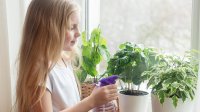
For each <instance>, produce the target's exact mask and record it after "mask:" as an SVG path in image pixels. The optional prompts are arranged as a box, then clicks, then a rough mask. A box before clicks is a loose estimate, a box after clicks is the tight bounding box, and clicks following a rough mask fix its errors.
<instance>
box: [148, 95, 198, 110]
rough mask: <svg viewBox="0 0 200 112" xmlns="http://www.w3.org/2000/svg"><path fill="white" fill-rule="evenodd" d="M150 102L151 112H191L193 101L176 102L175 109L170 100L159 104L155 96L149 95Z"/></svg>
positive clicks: (167, 99)
mask: <svg viewBox="0 0 200 112" xmlns="http://www.w3.org/2000/svg"><path fill="white" fill-rule="evenodd" d="M151 101H152V112H192V109H193V105H194V101H190V100H186V101H185V102H183V101H182V100H181V99H179V100H178V104H177V107H176V108H175V107H174V105H173V101H172V99H171V98H166V99H165V102H164V103H163V105H162V104H160V102H159V99H158V97H157V96H155V95H153V94H151Z"/></svg>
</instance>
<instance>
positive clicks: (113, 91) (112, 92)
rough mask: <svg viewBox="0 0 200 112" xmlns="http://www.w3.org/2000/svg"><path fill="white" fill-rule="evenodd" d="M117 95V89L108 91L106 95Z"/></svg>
mask: <svg viewBox="0 0 200 112" xmlns="http://www.w3.org/2000/svg"><path fill="white" fill-rule="evenodd" d="M115 93H116V94H117V93H118V90H117V89H110V90H108V94H115Z"/></svg>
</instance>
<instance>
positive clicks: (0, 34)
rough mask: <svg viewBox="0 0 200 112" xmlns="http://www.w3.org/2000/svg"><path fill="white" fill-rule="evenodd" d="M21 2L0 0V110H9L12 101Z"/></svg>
mask: <svg viewBox="0 0 200 112" xmlns="http://www.w3.org/2000/svg"><path fill="white" fill-rule="evenodd" d="M23 3H24V2H23V0H0V88H1V89H0V112H9V111H10V109H11V107H12V104H13V103H14V98H15V97H14V96H15V80H16V64H15V62H16V58H17V54H18V49H19V45H20V40H21V39H20V35H21V29H22V28H21V26H22V21H23V18H24V16H23V15H24V12H23Z"/></svg>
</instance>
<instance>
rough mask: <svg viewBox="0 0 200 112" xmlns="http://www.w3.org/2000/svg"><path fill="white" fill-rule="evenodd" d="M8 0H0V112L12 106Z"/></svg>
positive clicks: (6, 110) (6, 111) (5, 111)
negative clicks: (7, 14) (6, 0)
mask: <svg viewBox="0 0 200 112" xmlns="http://www.w3.org/2000/svg"><path fill="white" fill-rule="evenodd" d="M6 19H7V16H6V2H5V1H4V0H1V1H0V88H1V89H0V112H8V111H9V109H10V107H11V89H10V88H11V84H10V69H9V68H10V67H9V66H10V65H9V46H8V43H9V40H8V34H7V32H8V31H7V21H6Z"/></svg>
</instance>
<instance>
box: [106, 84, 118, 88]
mask: <svg viewBox="0 0 200 112" xmlns="http://www.w3.org/2000/svg"><path fill="white" fill-rule="evenodd" d="M104 87H105V88H107V89H117V85H115V84H111V85H107V86H104Z"/></svg>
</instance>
